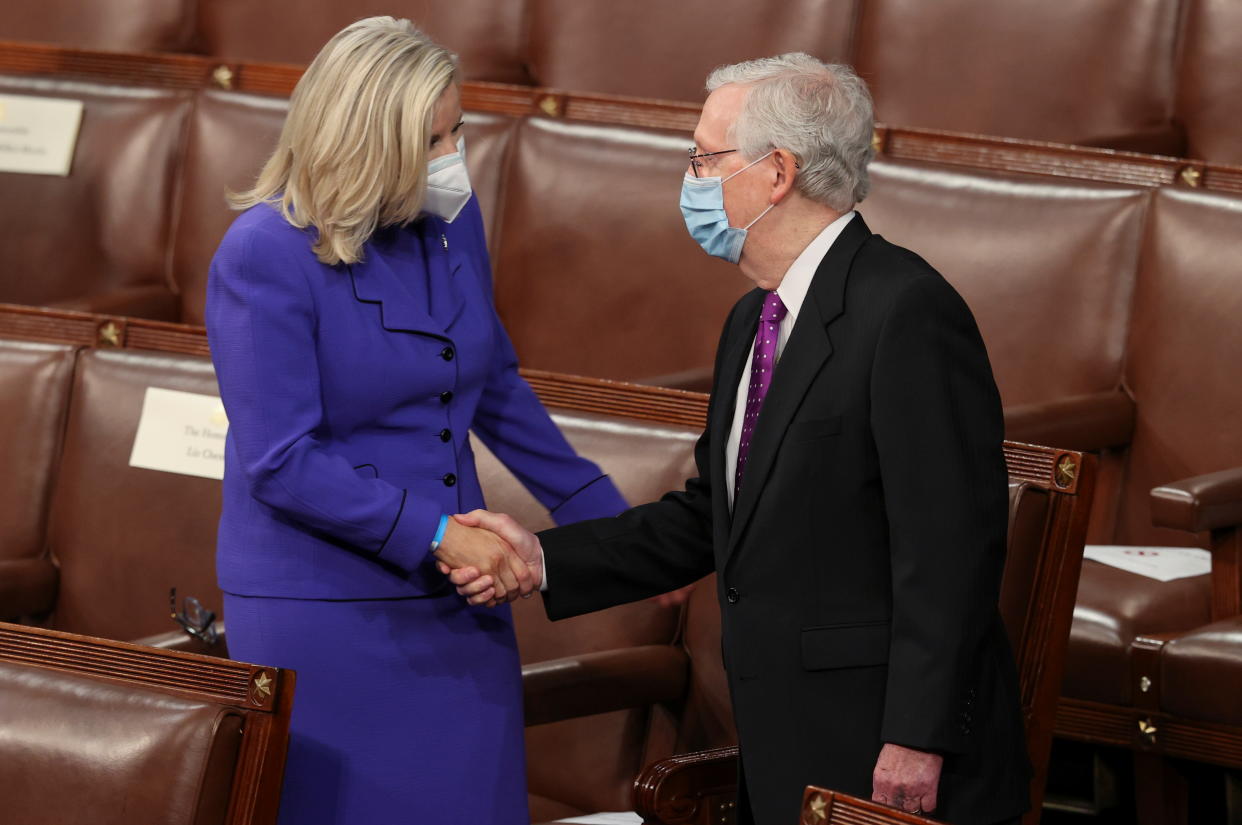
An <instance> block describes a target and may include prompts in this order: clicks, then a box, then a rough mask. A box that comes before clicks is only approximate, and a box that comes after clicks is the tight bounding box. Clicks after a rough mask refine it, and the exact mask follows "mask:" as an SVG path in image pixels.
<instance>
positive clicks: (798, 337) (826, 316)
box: [725, 215, 871, 559]
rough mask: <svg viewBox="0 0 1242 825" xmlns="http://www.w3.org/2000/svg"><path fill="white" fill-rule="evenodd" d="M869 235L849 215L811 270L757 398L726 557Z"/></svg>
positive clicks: (823, 352)
mask: <svg viewBox="0 0 1242 825" xmlns="http://www.w3.org/2000/svg"><path fill="white" fill-rule="evenodd" d="M870 235H871V230H869V229H868V228H867V225H866V224H865V223H863V219H862V216H861V215H858V216H855V217H854V219H853V220H851V221H850V222H849V223H848V224H847V225H846V227H845V229H844V230H843V231H842V232H841V235H840V236H839V237H838V238H837V239H836V241H834V242H833V244H832V246H831V247H829V249H828V252H827V254H825V255H824V258H823V260H822V261H820V264H819V267H818V268H817V269H816V270H815V277H814V278H813V279H812V281H811V288H810V290H809V291H808V292H807V296H806V299H805V300H804V301H803V303H802V308H801V310H800V311H799V313H798V320H797V322H796V323H795V324H794V328H793V332H792V333H790V335H789V340H788V341H787V342H786V343H785V349H784V352H783V353H782V354H781V358H780V361H779V362H778V363H777V365H776V372H775V373H774V374H773V376H772V385H771V387H769V389H768V395H767V398H765V399H764V401H763V409H762V410H760V412H759V421H758V422H757V423H756V424H755V433H754V436H753V437H752V438H751V442H750V456H749V457H748V458H747V461H746V477H745V478H746V483H745V484H743V485H742V490H741V493H740V494H739V495H738V496H737V497H736V500H735V501H734V503H733V523H732V525H731V528H730V533H729V543H728V547H727V548H726V552H725V557H726V559H727V558H728V557H729V556H731V555H732V553H733V551H734V549H735V548H736V546H737V543H738V541H739V540H740V539H741V536H742V534H743V532H745V530H746V525H747V523H748V522H749V520H750V517H751V515H752V514H753V513H754V510H755V505H756V503H757V502H758V500H759V497H760V496H761V495H763V489H764V487H765V485H766V482H767V479H768V475H769V474H770V472H771V470H772V464H773V463H774V462H775V460H776V454H777V451H778V450H779V448H780V445H781V442H782V441H783V440H784V438H785V431H786V430H787V429H788V428H789V424H790V422H791V421H792V420H793V417H794V413H796V412H797V411H798V407H799V406H801V404H802V399H803V398H805V397H806V393H807V390H809V389H810V387H811V383H812V382H813V381H814V380H815V376H817V375H818V374H819V372H820V370H821V369H822V368H823V366H824V363H825V362H826V361H827V360H828V359H829V357H831V355H832V340H831V339H830V337H829V335H828V325H829V324H831V323H832V322H833V321H834V320H835V319H836V318H837V317H838V316H840V315H841V313H842V312H843V311H844V309H845V283H846V279H847V277H848V275H849V270H850V264H851V262H852V261H853V259H854V254H855V253H856V252H857V251H858V248H859V247H860V246H862V244H863V242H864V241H865V240H866V239H867V238H868V237H869V236H870Z"/></svg>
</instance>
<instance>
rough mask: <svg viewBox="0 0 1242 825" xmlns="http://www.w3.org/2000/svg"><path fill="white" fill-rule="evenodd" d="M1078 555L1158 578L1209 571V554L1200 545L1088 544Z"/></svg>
mask: <svg viewBox="0 0 1242 825" xmlns="http://www.w3.org/2000/svg"><path fill="white" fill-rule="evenodd" d="M1082 557H1083V558H1084V559H1091V560H1092V561H1098V562H1099V563H1100V564H1107V565H1109V566H1110V567H1116V568H1119V569H1121V570H1128V571H1130V572H1131V573H1137V574H1138V575H1140V576H1146V577H1147V578H1149V579H1155V580H1156V581H1162V582H1171V581H1173V580H1174V579H1186V578H1190V577H1191V576H1204V575H1207V574H1208V573H1211V572H1212V554H1211V553H1209V552H1208V551H1207V550H1204V549H1202V548H1200V547H1129V546H1120V545H1114V544H1088V545H1087V547H1086V549H1085V550H1084V551H1083V554H1082Z"/></svg>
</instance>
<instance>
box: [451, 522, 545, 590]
mask: <svg viewBox="0 0 1242 825" xmlns="http://www.w3.org/2000/svg"><path fill="white" fill-rule="evenodd" d="M454 522H456V523H457V524H459V525H462V526H463V527H464V528H468V529H472V530H473V529H482V530H485V531H489V532H490V533H493V534H495V536H497V537H498V538H499V539H500V540H502V541H503V542H505V543H506V544H507V545H508V546H509V547H511V548H512V549H513V551H514V553H513V555H512V556H511V559H512V562H513V564H514V565H517V566H520V567H522V571H523V573H524V574H525V576H526V577H527V578H528V580H529V582H530V586H529V587H528V588H527V589H525V590H522V591H520V592H517V593H515V592H514V591H513V590H512V589H511V588H508V589H506V588H505V587H504V583H503V581H502V582H500V585H501V586H500V587H497V581H496V577H495V575H493V574H492V573H489V572H488V571H486V570H483V569H481V568H478V567H475V566H474V565H454V564H452V563H447V560H441V562H440V572H441V573H444V574H445V575H447V576H448V577H449V579H450V581H452V582H453V584H455V585H457V592H458V593H459V594H461V595H462V596H465V597H466V600H467V601H468V602H469V603H470V604H474V605H479V604H485V605H487V606H488V607H495V606H496V605H497V604H500V603H502V602H509V601H513V600H514V599H516V598H517V597H518V595H521V596H522V597H524V598H525V597H528V596H529V595H530V594H531V592H532V591H534V590H538V589H539V587H540V585H541V584H543V550H542V548H540V546H539V539H537V538H535V535H534V533H531V532H530V531H529V530H527V529H525V528H524V527H522V525H520V524H518V523H517V522H516V521H514V520H513V519H512V518H510V517H509V516H506V515H502V514H499V513H489V512H488V511H486V510H474V511H472V512H469V513H466V514H463V515H456V516H453V518H451V519H449V523H450V524H452V523H454Z"/></svg>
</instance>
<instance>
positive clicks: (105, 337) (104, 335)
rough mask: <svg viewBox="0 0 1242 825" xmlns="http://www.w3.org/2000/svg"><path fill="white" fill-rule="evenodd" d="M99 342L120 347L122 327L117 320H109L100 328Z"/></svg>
mask: <svg viewBox="0 0 1242 825" xmlns="http://www.w3.org/2000/svg"><path fill="white" fill-rule="evenodd" d="M99 343H101V344H103V345H105V346H109V347H119V346H120V345H121V328H120V327H119V326H117V325H116V323H115V322H113V321H109V322H108V323H106V324H104V325H103V326H101V327H100V328H99Z"/></svg>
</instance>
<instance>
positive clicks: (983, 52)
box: [855, 0, 1180, 154]
mask: <svg viewBox="0 0 1242 825" xmlns="http://www.w3.org/2000/svg"><path fill="white" fill-rule="evenodd" d="M1178 6H1179V4H1178V2H1176V0H1150V1H1149V2H1145V3H1139V4H1135V3H1133V2H1130V0H1097V1H1096V2H1089V3H1074V4H1070V5H1067V4H1065V3H1041V2H1032V1H1031V0H1026V2H1020V3H996V2H993V0H948V2H939V3H925V2H922V1H921V0H867V2H865V3H863V6H862V13H861V15H860V18H859V27H858V35H857V39H856V43H855V60H856V65H857V67H858V69H859V71H860V73H861V74H862V76H863V77H864V78H866V80H867V82H868V83H870V84H871V91H872V94H873V95H874V97H875V101H876V112H877V115H878V117H879V119H880V120H882V121H885V122H887V123H896V124H901V125H907V126H923V127H930V128H936V129H951V130H955V131H961V132H976V133H981V134H985V135H1006V136H1011V137H1023V138H1035V139H1041V140H1055V141H1060V142H1063V143H1079V144H1087V145H1093V146H1096V145H1099V146H1114V147H1117V148H1130V149H1136V150H1140V151H1153V152H1162V153H1166V154H1176V152H1177V150H1178V149H1179V148H1180V146H1179V144H1180V140H1179V138H1178V137H1177V135H1176V132H1175V130H1174V128H1173V125H1172V122H1171V115H1172V110H1173V87H1174V78H1173V63H1174V55H1175V48H1176V45H1177V30H1178V11H1179V9H1178Z"/></svg>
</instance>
